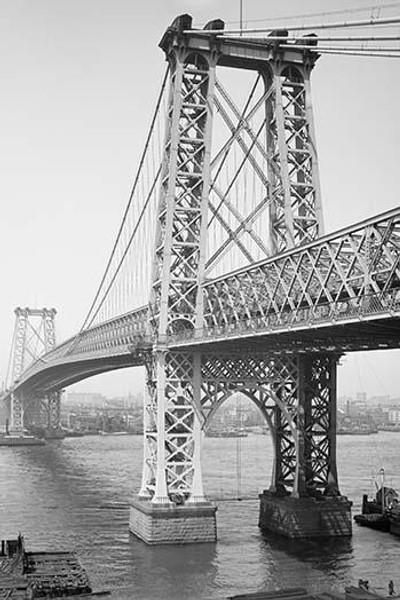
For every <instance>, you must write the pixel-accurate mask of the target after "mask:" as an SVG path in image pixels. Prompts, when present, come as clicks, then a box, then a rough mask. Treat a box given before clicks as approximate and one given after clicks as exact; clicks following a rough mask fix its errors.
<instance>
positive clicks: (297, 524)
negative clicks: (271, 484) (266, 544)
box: [258, 490, 352, 538]
mask: <svg viewBox="0 0 400 600" xmlns="http://www.w3.org/2000/svg"><path fill="white" fill-rule="evenodd" d="M259 498H260V518H259V523H258V524H259V527H260V528H261V529H262V530H266V531H272V532H273V533H277V534H280V535H284V536H286V537H288V538H317V537H343V536H350V535H351V532H352V527H351V505H352V503H351V502H350V501H349V500H348V499H347V498H346V497H345V496H321V497H320V498H318V499H317V498H310V497H307V498H294V497H293V496H284V497H279V496H276V495H274V494H273V493H272V492H269V491H267V490H265V491H264V493H263V494H260V496H259Z"/></svg>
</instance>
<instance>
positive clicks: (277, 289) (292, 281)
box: [202, 209, 400, 338]
mask: <svg viewBox="0 0 400 600" xmlns="http://www.w3.org/2000/svg"><path fill="white" fill-rule="evenodd" d="M399 262H400V209H395V210H393V211H390V212H388V213H385V214H383V215H380V216H378V217H376V218H374V219H370V220H368V221H364V222H363V223H360V224H358V225H356V226H353V227H350V228H347V229H345V230H342V231H340V232H338V233H336V234H333V235H330V236H325V237H324V238H321V239H320V240H318V241H316V242H313V243H310V244H306V245H304V246H302V247H300V248H299V247H297V248H296V249H293V250H291V251H287V252H284V253H282V254H280V255H278V256H275V257H273V258H271V259H268V260H265V261H263V262H260V263H258V264H256V265H254V266H252V267H250V268H246V269H242V270H240V271H238V272H235V273H233V274H230V275H228V276H226V277H221V278H219V279H218V280H214V281H212V282H209V283H207V284H206V285H205V286H204V288H203V295H204V329H203V334H202V337H208V338H212V337H219V336H226V335H237V334H238V333H239V332H241V331H249V330H260V329H262V330H282V329H289V328H292V327H305V326H307V327H308V326H310V325H311V326H312V325H313V324H316V323H320V322H323V321H330V322H335V321H338V320H345V319H348V318H363V317H367V316H369V315H375V314H379V313H393V312H394V311H395V312H397V311H398V310H399V309H400V265H399Z"/></svg>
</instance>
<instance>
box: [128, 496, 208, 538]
mask: <svg viewBox="0 0 400 600" xmlns="http://www.w3.org/2000/svg"><path fill="white" fill-rule="evenodd" d="M216 512H217V507H216V506H212V505H211V504H209V503H200V504H185V505H182V506H176V505H175V504H173V503H169V504H166V505H154V504H152V502H151V501H146V500H135V501H133V502H131V509H130V518H129V530H130V531H131V532H132V533H133V534H134V535H136V536H137V537H139V538H140V539H142V540H143V541H144V542H146V544H150V545H156V544H191V543H199V542H216V541H217V519H216Z"/></svg>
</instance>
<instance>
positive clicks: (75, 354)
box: [21, 307, 148, 380]
mask: <svg viewBox="0 0 400 600" xmlns="http://www.w3.org/2000/svg"><path fill="white" fill-rule="evenodd" d="M147 310H148V309H147V307H141V308H139V309H136V310H134V311H132V312H129V313H126V314H124V315H121V316H119V317H117V318H115V319H110V320H109V321H105V322H104V323H100V324H99V325H96V326H95V327H91V328H89V329H87V330H84V331H82V332H80V333H79V334H78V335H76V336H74V337H72V338H70V339H68V340H66V341H65V342H63V343H62V344H59V345H58V346H56V347H55V348H54V349H53V350H52V351H51V352H48V353H47V354H45V355H44V356H42V357H40V358H39V359H38V360H36V361H35V362H34V363H32V365H30V366H29V367H28V369H26V370H25V371H24V373H23V374H22V377H21V380H22V379H27V378H29V377H30V376H32V375H33V374H35V373H37V372H38V371H41V370H42V369H44V368H46V367H47V366H49V365H51V364H57V363H58V362H61V361H63V360H65V359H66V358H67V357H68V359H71V360H85V358H87V357H88V356H90V357H101V356H103V355H107V356H109V355H111V354H113V353H116V354H121V353H123V352H126V353H128V352H131V349H132V347H134V346H135V345H136V344H138V343H143V342H145V341H146V328H147Z"/></svg>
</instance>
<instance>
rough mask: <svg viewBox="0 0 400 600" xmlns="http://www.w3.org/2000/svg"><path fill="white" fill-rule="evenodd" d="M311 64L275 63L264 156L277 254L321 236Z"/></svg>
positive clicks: (312, 59) (312, 62) (305, 62)
mask: <svg viewBox="0 0 400 600" xmlns="http://www.w3.org/2000/svg"><path fill="white" fill-rule="evenodd" d="M314 60H315V58H311V59H310V57H307V58H306V59H305V61H304V63H303V64H302V65H301V66H293V65H290V66H286V65H284V64H283V65H281V64H279V63H273V81H271V83H270V85H271V86H272V87H273V93H272V94H271V96H270V100H269V104H268V114H269V128H268V146H269V148H268V151H269V156H270V157H271V161H270V165H269V166H270V174H271V179H272V203H271V207H272V211H273V215H272V218H271V225H272V235H273V244H274V251H275V253H276V252H281V251H282V250H286V249H287V248H292V247H293V246H297V245H299V244H303V243H305V242H309V241H312V240H315V239H316V238H317V237H319V236H321V235H322V234H323V221H322V207H321V196H320V189H319V179H318V169H317V164H316V161H317V157H316V151H315V148H316V144H315V136H314V127H313V119H312V111H311V98H310V71H311V68H312V67H313V65H314Z"/></svg>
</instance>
